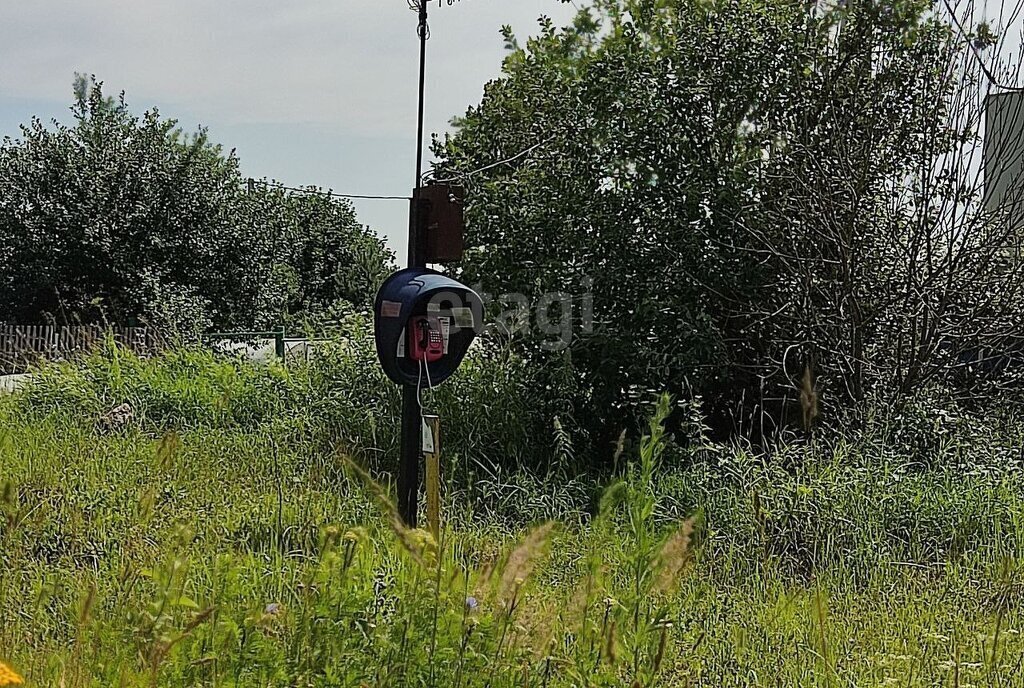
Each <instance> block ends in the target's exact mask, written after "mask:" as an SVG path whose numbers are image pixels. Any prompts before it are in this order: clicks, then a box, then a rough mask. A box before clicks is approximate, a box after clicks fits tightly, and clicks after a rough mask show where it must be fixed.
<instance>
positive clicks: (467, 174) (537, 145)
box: [432, 136, 555, 184]
mask: <svg viewBox="0 0 1024 688" xmlns="http://www.w3.org/2000/svg"><path fill="white" fill-rule="evenodd" d="M554 138H555V137H554V136H550V137H548V138H546V139H544V140H543V141H539V142H537V143H535V144H533V145H532V146H530V147H529V148H527V149H526V150H522V151H519V152H518V153H516V154H515V155H513V156H512V157H509V158H505V159H504V160H499V161H498V162H492V163H490V164H488V165H484V166H483V167H478V168H476V169H475V170H470V171H469V172H459V173H456V174H455V176H454V177H447V178H445V179H436V178H432V181H434V182H436V183H438V184H447V183H449V182H457V181H462V180H463V179H466V178H467V177H472V176H473V175H474V174H480V173H481V172H486V171H487V170H492V169H494V168H495V167H500V166H501V165H507V164H509V163H510V162H515V161H516V160H519V159H520V158H522V157H525V156H527V155H529V154H530V153H532V152H533V151H535V150H537V149H538V148H540V147H541V146H543V145H546V144H548V143H551V142H552V141H553V140H554Z"/></svg>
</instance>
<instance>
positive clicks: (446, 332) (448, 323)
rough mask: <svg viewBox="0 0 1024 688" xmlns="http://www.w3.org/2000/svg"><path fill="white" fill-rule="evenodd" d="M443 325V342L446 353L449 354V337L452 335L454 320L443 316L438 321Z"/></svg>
mask: <svg viewBox="0 0 1024 688" xmlns="http://www.w3.org/2000/svg"><path fill="white" fill-rule="evenodd" d="M437 320H438V322H440V323H441V341H442V342H444V352H445V354H447V353H448V337H449V336H451V333H452V319H451V318H449V317H448V316H446V315H442V316H441V317H440V318H438V319H437Z"/></svg>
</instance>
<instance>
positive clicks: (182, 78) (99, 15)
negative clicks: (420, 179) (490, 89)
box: [0, 0, 579, 263]
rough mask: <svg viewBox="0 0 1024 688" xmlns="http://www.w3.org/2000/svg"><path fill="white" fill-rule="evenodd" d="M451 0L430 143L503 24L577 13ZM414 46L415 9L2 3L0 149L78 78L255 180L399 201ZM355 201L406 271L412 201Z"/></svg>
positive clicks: (432, 52) (519, 28) (403, 190)
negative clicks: (86, 77)
mask: <svg viewBox="0 0 1024 688" xmlns="http://www.w3.org/2000/svg"><path fill="white" fill-rule="evenodd" d="M448 1H449V0H442V1H441V3H440V4H441V7H438V4H439V3H438V0H433V1H432V2H431V6H430V11H431V20H430V26H431V40H430V42H429V43H428V47H427V50H428V72H427V77H428V84H427V131H428V132H443V131H445V130H447V128H448V121H449V119H450V118H451V117H452V116H453V115H456V114H461V113H463V112H464V111H465V109H466V107H467V106H469V105H471V104H475V103H478V102H479V100H480V97H481V95H482V92H483V91H482V89H483V85H484V83H486V82H487V81H488V80H490V79H492V78H494V77H496V76H498V75H499V73H500V69H501V60H502V58H503V56H504V54H505V51H504V48H503V41H502V39H501V36H500V35H499V29H500V27H501V25H502V24H506V23H507V24H511V25H512V26H513V28H514V29H515V32H516V34H517V36H519V37H520V39H521V40H522V39H524V38H525V37H526V35H528V34H533V33H535V32H536V31H537V18H538V17H539V16H540V15H542V14H545V15H547V16H550V17H551V18H552V19H554V20H555V22H556V23H557V24H559V25H562V24H565V23H567V22H568V21H569V20H570V19H571V18H572V16H573V14H574V13H575V9H574V7H573V5H572V4H566V3H563V2H561V1H560V0H456V2H454V3H453V4H452V5H451V6H449V5H448ZM577 4H579V3H577ZM418 49H419V48H418V45H417V42H416V14H415V13H414V12H412V11H410V10H409V9H408V5H407V2H406V0H0V138H2V137H3V136H4V135H11V136H16V135H17V134H18V125H19V124H21V123H25V122H28V121H29V119H30V118H31V117H32V116H33V115H38V116H40V117H42V118H43V119H44V120H48V119H51V118H58V119H61V120H65V121H66V120H68V119H69V118H70V117H69V113H68V107H69V105H70V103H71V99H72V95H71V84H72V80H73V76H74V73H75V72H81V73H86V74H95V75H96V77H97V78H98V79H99V80H101V81H104V82H105V89H106V91H107V92H108V93H109V94H111V95H113V94H115V93H117V92H119V91H121V90H124V91H125V92H126V98H127V101H128V104H129V106H130V107H131V108H132V110H133V111H135V112H140V113H141V112H142V111H143V110H145V109H147V108H149V107H151V106H154V105H156V106H159V107H160V110H161V112H162V114H163V115H165V116H167V117H173V118H176V119H178V120H179V121H180V123H181V125H182V126H183V127H184V128H185V129H186V130H194V129H195V127H196V125H198V124H203V125H205V126H207V127H209V131H210V137H211V139H212V140H213V141H216V142H218V143H221V144H223V145H224V147H225V149H227V150H230V149H231V148H236V149H237V153H238V155H239V157H240V158H241V163H242V169H243V172H244V173H245V174H247V175H249V176H253V177H257V178H260V177H264V176H266V177H271V178H274V179H277V180H279V181H281V182H283V183H285V184H289V185H296V186H298V185H306V184H316V185H320V186H324V187H331V188H333V189H334V190H335V191H338V192H344V193H356V194H379V195H396V196H406V195H408V194H409V193H410V191H411V188H412V185H413V181H414V177H415V167H414V157H415V132H416V76H417V59H418ZM427 140H428V142H429V138H428V139H427ZM428 162H429V157H428ZM355 203H356V209H357V211H358V213H359V218H360V220H361V221H362V222H363V223H364V224H369V225H371V226H372V227H373V228H374V229H375V230H377V231H378V232H379V233H381V234H382V235H384V236H386V237H387V238H388V240H389V245H390V246H391V247H392V248H393V249H394V250H395V251H396V253H397V254H398V256H399V259H400V261H402V262H403V263H404V259H405V233H406V231H407V217H408V206H407V204H406V203H404V202H402V201H356V202H355Z"/></svg>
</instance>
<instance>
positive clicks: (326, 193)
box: [249, 179, 411, 201]
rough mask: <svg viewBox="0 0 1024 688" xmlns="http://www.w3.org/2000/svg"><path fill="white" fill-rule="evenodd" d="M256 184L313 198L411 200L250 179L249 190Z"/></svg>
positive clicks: (400, 197) (405, 197)
mask: <svg viewBox="0 0 1024 688" xmlns="http://www.w3.org/2000/svg"><path fill="white" fill-rule="evenodd" d="M256 184H260V185H262V186H272V187H274V188H275V189H283V190H285V191H294V192H296V193H304V194H309V195H311V196H331V197H332V198H355V199H364V200H372V201H409V200H411V198H410V197H409V196H378V195H375V194H347V193H337V192H335V191H329V190H324V189H318V188H316V187H306V188H302V187H299V186H288V185H287V184H281V183H280V182H267V181H257V180H255V179H249V188H252V187H253V186H255V185H256Z"/></svg>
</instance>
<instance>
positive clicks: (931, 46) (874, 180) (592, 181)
mask: <svg viewBox="0 0 1024 688" xmlns="http://www.w3.org/2000/svg"><path fill="white" fill-rule="evenodd" d="M506 40H507V43H508V44H509V47H510V51H511V52H510V53H509V55H508V57H507V58H506V61H505V65H504V75H503V76H502V78H500V79H498V80H496V81H494V82H492V83H490V84H488V86H487V87H486V89H485V92H484V97H483V100H482V102H481V103H480V105H478V106H475V107H472V108H470V109H469V111H468V112H467V113H466V114H465V116H463V117H462V118H460V119H458V120H457V128H456V133H455V134H454V135H451V136H449V137H446V138H445V139H444V140H443V141H441V140H438V141H435V153H436V155H437V156H438V158H439V161H440V163H439V165H438V168H437V169H436V170H435V176H437V177H438V178H444V179H455V180H458V181H460V182H461V183H463V184H464V185H465V186H466V187H467V189H468V200H467V218H468V219H467V221H468V234H469V236H468V244H469V245H470V246H472V247H473V248H472V250H471V251H469V252H468V254H467V257H466V259H465V261H464V262H463V264H462V265H461V266H459V268H458V270H459V271H460V272H461V274H462V275H463V276H464V277H465V278H467V279H469V280H471V281H476V282H480V283H482V284H483V285H484V288H485V289H486V290H487V291H489V292H491V293H500V292H522V293H525V294H533V295H537V294H540V293H542V292H545V291H555V290H558V291H565V290H567V289H569V290H571V289H577V290H578V289H579V288H580V287H579V285H581V284H582V283H583V282H584V280H585V279H587V278H589V279H591V280H592V285H593V295H594V301H593V303H594V311H595V319H594V321H595V327H594V331H593V332H592V333H585V332H582V331H581V330H579V329H577V336H575V337H574V339H573V341H572V345H571V346H570V348H569V350H568V354H566V353H562V354H560V355H558V356H557V358H555V357H552V355H551V354H550V353H548V352H545V351H543V350H542V349H541V347H540V346H539V339H540V338H539V337H537V336H529V335H528V336H524V337H520V338H519V339H518V340H517V341H518V344H519V345H520V346H521V347H523V348H524V349H525V350H527V351H529V352H530V353H531V354H532V355H534V356H535V357H537V358H539V359H542V360H546V361H548V362H549V363H550V364H552V368H553V369H555V370H557V375H558V376H559V377H560V378H562V379H566V378H569V379H573V380H584V381H585V384H584V385H582V387H581V390H582V393H581V395H580V397H579V399H578V400H577V403H578V404H580V405H582V406H584V407H586V412H585V413H579V414H577V415H578V416H579V417H584V418H586V419H588V420H587V423H588V425H590V426H591V427H595V428H604V429H606V430H607V431H608V432H609V433H614V432H615V428H616V427H618V426H620V425H621V423H623V422H629V421H630V420H631V419H633V418H635V410H636V409H637V408H638V404H639V402H641V401H642V400H645V399H647V398H649V397H650V395H651V394H652V393H653V392H654V391H657V390H662V389H665V388H668V389H669V390H670V391H671V392H673V393H675V394H678V395H681V396H684V397H685V396H688V395H701V396H703V397H704V398H705V400H706V402H707V405H708V410H709V411H710V412H711V413H712V416H713V417H714V418H715V419H716V423H715V425H716V426H717V427H718V428H719V429H721V430H736V429H744V430H746V429H750V428H751V423H754V424H756V425H758V427H757V432H762V431H765V432H767V431H771V430H773V429H774V423H776V422H777V421H778V420H779V418H780V416H782V415H783V412H784V411H785V409H787V408H791V407H792V406H793V405H794V402H795V400H796V399H798V398H799V388H798V385H799V382H798V380H799V379H800V377H801V373H802V371H803V369H804V368H805V367H807V366H809V367H811V368H812V369H813V371H814V374H815V376H817V377H818V380H817V381H816V382H815V384H817V385H819V386H822V387H824V388H825V390H826V392H827V394H826V395H825V398H826V399H827V400H829V402H830V403H833V404H849V405H855V404H856V403H857V402H859V401H861V400H863V399H865V398H867V397H868V396H872V395H880V394H881V395H884V396H885V397H886V398H889V399H891V398H892V397H893V396H894V394H896V393H903V392H906V391H908V390H910V389H913V388H914V387H915V386H918V385H920V384H922V383H923V382H925V381H926V380H928V379H929V378H934V377H937V376H939V374H940V373H948V372H950V370H951V369H952V368H953V367H955V363H956V361H957V357H958V355H959V354H962V352H964V351H966V350H967V349H968V348H969V347H970V346H976V345H977V338H975V339H973V340H970V338H969V337H967V336H966V335H967V327H966V324H967V323H968V322H969V321H970V320H971V318H981V316H984V318H983V319H981V320H978V322H979V323H983V326H984V331H983V332H982V335H983V338H987V339H988V340H990V343H992V344H996V343H997V342H998V341H1003V342H1004V343H1005V339H1002V340H1001V339H1000V333H1005V332H1007V331H1011V330H1012V328H1010V327H1008V326H1010V325H1012V324H1013V323H1015V322H1019V321H1020V320H1019V314H1020V309H1019V305H1020V303H1021V301H1022V300H1021V298H1020V297H1021V293H1020V289H1019V282H1020V280H1018V279H1017V275H1019V274H1020V261H1019V257H1018V258H1017V259H1015V260H1014V261H1010V263H1011V264H1012V266H1011V267H1009V268H1008V269H1003V268H1000V269H994V268H993V267H991V265H990V262H988V261H987V260H986V256H991V255H992V252H993V251H994V250H996V247H998V246H1000V245H1005V242H1004V239H1005V238H1006V235H1005V232H1003V231H1002V230H994V231H989V230H984V231H981V230H983V229H984V228H986V227H988V228H991V227H992V224H991V222H989V221H988V219H986V218H985V217H984V215H983V214H982V213H980V211H979V209H978V205H977V195H976V194H974V195H972V192H971V191H970V190H965V187H964V184H963V181H964V179H965V177H966V176H967V174H965V173H964V171H963V168H965V167H967V168H968V172H969V171H970V170H969V165H968V166H965V165H964V158H963V152H964V150H965V147H969V146H970V145H971V144H972V143H975V142H976V138H977V128H976V127H977V116H976V115H977V112H976V110H975V111H970V110H969V109H964V108H961V109H957V107H956V105H957V103H959V102H961V101H962V102H969V101H970V99H969V98H966V99H965V98H964V95H965V94H967V95H970V94H971V93H976V91H977V88H978V85H979V83H981V82H980V81H979V76H980V74H979V73H978V70H977V65H976V64H974V63H972V62H971V56H970V52H969V51H968V50H967V49H966V48H967V46H966V44H965V42H964V41H963V40H962V37H959V36H957V35H956V34H955V33H954V32H953V31H952V30H951V28H950V25H949V23H948V20H947V19H946V18H945V17H943V16H942V15H941V13H940V12H938V11H936V9H935V8H934V7H933V4H932V3H930V2H927V1H918V0H899V1H896V2H885V3H880V2H869V1H868V0H856V1H850V2H843V3H834V4H833V5H832V6H830V5H829V3H794V2H789V1H788V0H739V1H729V2H726V1H724V0H722V1H718V0H707V1H704V2H690V1H688V0H596V1H595V2H594V3H593V7H592V8H590V9H586V10H584V11H582V12H581V13H580V14H579V16H578V18H577V20H576V22H575V23H574V25H573V26H571V27H569V28H567V29H565V30H557V29H556V28H555V27H554V26H552V25H551V23H550V22H548V21H546V20H543V21H542V31H541V34H540V35H539V36H538V37H537V38H535V39H532V40H531V41H530V42H529V43H528V44H527V45H526V47H525V48H523V47H520V46H519V45H518V44H517V43H516V42H515V39H514V37H513V36H512V34H511V30H510V29H507V30H506ZM972 89H974V90H973V91H972ZM971 115H973V116H974V119H973V120H971V119H970V116H971ZM971 122H973V123H974V129H972V128H971V126H969V124H970V123H971ZM929 204H931V206H930V207H929ZM940 207H946V208H948V207H955V208H959V209H960V210H961V211H963V217H960V218H958V219H957V220H956V223H958V224H957V227H959V229H956V228H953V229H951V228H950V224H949V222H946V221H945V220H944V219H941V217H940V216H941V215H942V213H941V211H940V210H939V208H940ZM968 211H969V212H968ZM943 217H944V216H943ZM940 286H941V287H942V290H941V291H940V290H936V289H935V288H936V287H940ZM979 294H985V295H987V296H985V297H984V298H981V297H979ZM1014 304H1016V305H1014ZM922 326H924V327H926V328H927V332H928V333H927V334H925V333H924V331H923V330H922V329H921V327H922ZM1018 331H1019V330H1018ZM901 337H903V338H904V339H903V340H901ZM908 337H909V338H913V339H912V341H909V340H908ZM969 340H970V341H969ZM901 341H902V344H901ZM565 368H568V371H566V370H565ZM812 377H813V376H812ZM581 410H582V409H581Z"/></svg>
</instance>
